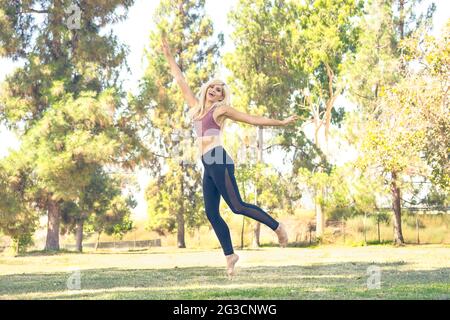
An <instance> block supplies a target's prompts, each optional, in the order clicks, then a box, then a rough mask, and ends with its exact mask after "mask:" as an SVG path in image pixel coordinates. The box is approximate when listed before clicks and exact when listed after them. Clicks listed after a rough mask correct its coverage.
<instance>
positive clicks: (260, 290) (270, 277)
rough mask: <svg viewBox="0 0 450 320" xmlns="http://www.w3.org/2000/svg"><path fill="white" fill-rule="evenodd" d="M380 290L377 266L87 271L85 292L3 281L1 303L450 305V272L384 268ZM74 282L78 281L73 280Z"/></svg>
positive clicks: (47, 280) (50, 278) (59, 276)
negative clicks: (375, 282)
mask: <svg viewBox="0 0 450 320" xmlns="http://www.w3.org/2000/svg"><path fill="white" fill-rule="evenodd" d="M376 265H377V266H378V267H380V271H381V274H380V279H381V283H380V286H381V288H380V289H372V290H369V289H368V287H367V283H368V279H369V277H370V275H371V274H370V273H368V268H369V267H370V266H373V264H371V263H362V262H357V261H355V262H348V263H324V264H313V265H310V266H297V265H289V266H255V267H237V271H238V275H237V276H236V277H235V278H234V279H233V280H231V281H230V280H228V279H227V278H226V277H225V272H224V271H225V270H224V269H223V268H218V267H205V266H199V267H186V268H184V267H183V268H180V267H178V268H177V267H175V268H170V269H169V268H166V269H139V270H135V269H118V268H104V269H86V270H80V272H79V274H78V275H79V278H78V279H79V283H80V289H81V290H73V291H69V290H68V287H67V284H68V281H69V283H70V281H71V280H70V279H69V277H71V276H72V277H73V275H74V274H73V273H70V272H58V273H51V274H48V273H32V274H13V275H7V276H0V284H1V285H0V299H15V298H18V299H276V300H278V299H442V298H443V299H448V298H449V296H450V294H449V290H448V288H449V275H450V268H441V269H435V270H411V271H405V270H401V268H399V267H401V266H404V265H406V263H405V262H402V261H398V262H392V263H378V264H376ZM72 280H73V278H72Z"/></svg>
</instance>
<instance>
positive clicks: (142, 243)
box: [64, 239, 161, 250]
mask: <svg viewBox="0 0 450 320" xmlns="http://www.w3.org/2000/svg"><path fill="white" fill-rule="evenodd" d="M95 246H96V243H83V248H95ZM149 247H161V239H154V240H139V241H113V242H99V243H98V247H97V249H124V248H127V249H132V248H133V249H134V248H149ZM64 249H68V250H70V249H75V245H74V244H67V245H64Z"/></svg>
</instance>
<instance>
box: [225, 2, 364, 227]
mask: <svg viewBox="0 0 450 320" xmlns="http://www.w3.org/2000/svg"><path fill="white" fill-rule="evenodd" d="M358 6H359V5H358V4H357V3H356V2H355V1H315V2H314V3H313V2H307V3H304V2H303V3H299V2H290V1H289V2H288V1H282V0H279V1H257V2H256V3H255V2H254V1H240V2H239V5H238V7H237V8H236V10H235V11H234V12H233V13H231V14H230V20H231V21H232V23H233V24H234V26H235V32H234V39H235V42H236V51H235V52H234V53H232V54H230V55H228V56H226V57H227V59H228V60H226V65H227V67H228V68H230V70H232V72H233V75H234V77H235V78H236V80H235V82H234V83H235V87H236V90H239V91H240V92H242V94H240V96H239V100H238V103H239V106H241V105H243V108H244V109H247V108H253V109H256V110H257V112H258V113H269V114H270V115H271V116H282V115H283V114H284V113H285V112H291V110H294V112H295V113H296V114H298V115H299V116H301V117H302V118H303V120H304V121H305V123H304V124H307V123H309V122H313V123H314V125H315V140H314V142H311V141H310V140H309V139H307V138H306V137H305V135H304V133H303V132H302V131H301V130H298V128H293V129H292V130H283V132H282V133H280V135H279V136H278V137H276V138H275V139H274V141H273V142H272V143H274V145H281V146H283V147H284V148H285V149H292V148H293V149H294V156H293V162H294V163H293V172H296V171H297V170H298V168H299V166H307V167H312V168H311V169H313V168H314V167H315V168H316V170H317V169H318V170H319V171H323V170H324V169H323V167H326V166H327V165H326V161H327V159H326V155H325V153H324V152H325V151H326V148H323V150H321V148H322V146H321V145H320V144H319V138H318V133H319V129H320V128H321V127H322V126H323V127H324V128H325V139H326V141H327V140H328V133H329V127H330V124H331V123H332V122H339V121H340V120H342V111H339V112H337V111H336V110H335V108H334V103H335V100H336V98H337V97H338V96H339V95H340V94H341V92H342V90H343V86H342V85H341V83H339V82H338V81H337V79H339V76H340V74H339V73H340V69H341V67H340V66H341V64H342V61H343V58H344V56H345V55H346V54H347V53H348V52H349V51H351V50H352V49H353V48H354V46H355V41H356V35H357V32H356V31H357V30H356V28H354V26H353V25H352V23H351V19H352V18H353V17H354V16H356V15H357V14H358ZM303 88H308V91H307V92H308V93H309V95H308V96H306V95H305V93H306V91H304V90H303ZM280 106H283V107H282V108H281V107H280ZM270 147H272V146H269V148H270ZM299 154H300V155H301V157H299ZM298 159H301V160H298ZM326 170H327V169H325V171H326ZM319 191H320V190H319ZM319 197H320V196H317V197H316V198H317V199H318V198H319ZM317 209H318V210H317V219H318V222H320V223H318V233H319V234H320V233H321V232H322V231H323V223H324V219H323V218H322V211H321V207H320V205H318V206H317Z"/></svg>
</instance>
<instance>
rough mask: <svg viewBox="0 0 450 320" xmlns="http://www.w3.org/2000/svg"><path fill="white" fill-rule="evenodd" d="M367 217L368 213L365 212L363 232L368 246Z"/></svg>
mask: <svg viewBox="0 0 450 320" xmlns="http://www.w3.org/2000/svg"><path fill="white" fill-rule="evenodd" d="M366 219H367V213H366V212H364V220H363V232H364V245H365V246H367V233H366Z"/></svg>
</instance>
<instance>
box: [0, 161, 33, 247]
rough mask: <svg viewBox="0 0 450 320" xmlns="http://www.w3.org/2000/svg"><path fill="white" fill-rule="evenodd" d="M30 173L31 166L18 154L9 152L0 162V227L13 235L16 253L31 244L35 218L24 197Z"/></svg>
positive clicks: (6, 233)
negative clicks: (10, 154)
mask: <svg viewBox="0 0 450 320" xmlns="http://www.w3.org/2000/svg"><path fill="white" fill-rule="evenodd" d="M21 160H22V161H21ZM29 173H30V168H28V167H27V166H26V163H24V162H23V158H20V156H15V155H12V156H9V157H7V158H4V159H2V161H1V162H0V230H1V231H2V232H3V233H4V234H5V235H7V236H10V237H11V238H12V239H13V243H14V246H15V252H16V254H19V253H20V252H22V251H24V250H25V249H26V247H27V246H28V245H30V244H32V235H33V232H34V231H35V229H36V227H37V222H38V221H37V218H36V214H35V210H34V208H33V207H32V206H31V205H30V203H29V201H28V199H27V196H28V193H27V190H29V188H30V180H29V179H28V174H29Z"/></svg>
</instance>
